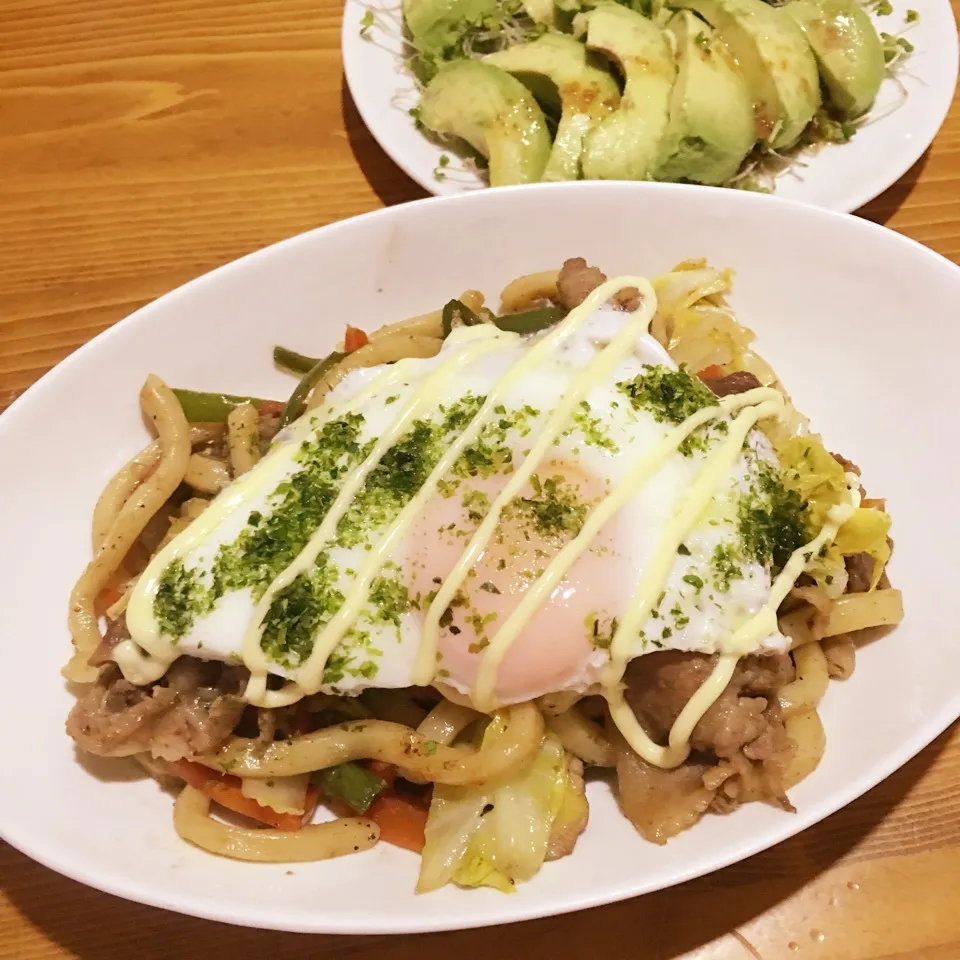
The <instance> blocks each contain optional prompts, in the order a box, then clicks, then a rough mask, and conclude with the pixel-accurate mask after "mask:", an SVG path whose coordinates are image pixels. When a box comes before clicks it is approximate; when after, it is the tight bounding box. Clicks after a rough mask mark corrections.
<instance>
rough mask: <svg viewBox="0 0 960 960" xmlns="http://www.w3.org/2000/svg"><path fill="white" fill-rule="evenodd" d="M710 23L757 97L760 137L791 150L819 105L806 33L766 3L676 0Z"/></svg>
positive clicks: (755, 110)
mask: <svg viewBox="0 0 960 960" xmlns="http://www.w3.org/2000/svg"><path fill="white" fill-rule="evenodd" d="M675 5H676V6H678V7H687V8H689V9H691V10H694V11H695V12H697V13H699V14H700V15H701V16H702V17H703V18H704V20H706V21H707V22H708V23H710V24H712V25H713V26H714V27H715V28H716V30H717V33H718V34H719V35H720V39H721V40H722V41H723V42H724V44H725V45H726V47H727V49H728V50H729V51H730V53H731V54H732V55H733V58H734V59H735V60H736V61H737V64H738V66H739V67H740V70H741V71H742V72H743V75H744V78H745V79H746V81H747V86H748V87H749V88H750V93H751V96H752V97H753V105H754V115H755V117H756V128H757V139H759V140H765V141H767V143H769V144H770V146H771V147H773V148H774V149H775V150H777V149H782V148H784V147H790V146H793V144H795V143H796V142H797V140H798V139H799V138H800V134H801V133H803V130H804V127H806V125H807V124H808V123H809V122H810V121H811V119H813V115H814V114H815V113H816V112H817V107H819V106H820V80H819V77H818V76H817V61H816V60H815V59H814V56H813V51H812V50H811V49H810V45H809V44H808V43H807V39H806V37H805V36H804V33H803V31H802V30H801V29H800V27H798V26H797V24H796V23H795V22H794V20H793V18H792V17H789V16H787V14H785V13H784V12H783V10H782V9H777V8H776V7H771V6H769V5H768V4H766V3H764V2H763V0H676V4H675Z"/></svg>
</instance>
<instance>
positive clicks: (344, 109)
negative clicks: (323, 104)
mask: <svg viewBox="0 0 960 960" xmlns="http://www.w3.org/2000/svg"><path fill="white" fill-rule="evenodd" d="M340 110H341V115H342V116H343V124H344V127H345V128H346V131H347V140H348V141H349V143H350V149H351V150H352V151H353V156H354V158H355V159H356V161H357V164H358V165H359V167H360V169H361V170H362V171H363V175H364V176H365V177H366V178H367V182H368V183H369V184H370V186H371V187H373V191H374V193H376V195H377V196H378V197H379V198H380V200H381V201H382V202H383V203H384V204H385V205H386V206H388V207H389V206H392V205H394V204H397V203H407V202H408V201H410V200H420V199H422V198H423V197H428V196H430V194H428V193H427V192H426V190H424V189H423V188H422V187H420V186H419V185H418V184H416V183H414V182H413V180H411V179H410V178H409V177H408V176H407V175H406V174H405V173H404V172H403V171H402V170H401V169H400V168H399V167H398V166H397V165H396V164H395V163H394V162H393V161H392V160H391V159H390V158H389V157H388V156H387V155H386V153H384V151H383V149H382V148H381V147H380V144H378V143H377V141H376V140H374V139H373V136H372V135H371V133H370V131H369V130H368V129H367V128H366V126H365V125H364V122H363V120H362V119H361V117H360V114H359V112H358V111H357V107H356V105H355V104H354V102H353V97H351V96H350V91H349V90H348V89H347V81H346V78H345V77H343V78H341V88H340Z"/></svg>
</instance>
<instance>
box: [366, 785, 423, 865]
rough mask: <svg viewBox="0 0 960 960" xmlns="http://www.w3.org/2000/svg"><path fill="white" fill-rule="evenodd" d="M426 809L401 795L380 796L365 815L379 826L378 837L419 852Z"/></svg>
mask: <svg viewBox="0 0 960 960" xmlns="http://www.w3.org/2000/svg"><path fill="white" fill-rule="evenodd" d="M428 812H429V811H428V810H425V809H424V808H423V807H422V806H419V805H418V804H415V803H411V802H410V801H409V800H405V799H404V798H402V797H396V796H389V795H388V796H380V797H378V798H377V799H376V800H374V801H373V803H371V804H370V807H369V809H368V810H367V813H366V816H368V817H369V818H370V819H371V820H372V821H373V822H374V823H375V824H377V826H378V827H380V839H381V840H385V841H386V842H387V843H392V844H393V845H394V846H395V847H403V849H404V850H412V851H413V852H414V853H420V852H421V851H422V850H423V845H424V843H425V839H424V830H425V828H426V825H427V814H428Z"/></svg>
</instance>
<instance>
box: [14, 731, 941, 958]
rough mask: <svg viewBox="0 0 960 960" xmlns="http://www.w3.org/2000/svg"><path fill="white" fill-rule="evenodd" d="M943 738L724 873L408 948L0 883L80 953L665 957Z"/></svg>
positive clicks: (844, 830)
mask: <svg viewBox="0 0 960 960" xmlns="http://www.w3.org/2000/svg"><path fill="white" fill-rule="evenodd" d="M949 736H950V734H949V733H947V734H944V735H943V736H942V737H940V738H939V739H938V740H937V741H935V742H934V743H933V744H931V745H930V746H929V747H928V748H927V749H926V750H924V751H923V753H922V754H921V755H920V756H918V757H916V758H915V759H914V760H913V761H912V762H911V763H909V764H908V765H907V766H906V767H904V768H903V769H901V770H899V771H898V772H897V773H895V774H894V775H893V776H892V777H890V778H889V779H888V780H887V781H885V782H884V783H883V784H882V785H881V786H879V787H877V788H875V789H874V790H872V791H870V792H869V793H868V794H866V795H865V796H863V797H861V798H860V799H859V800H857V801H856V802H854V803H852V804H850V805H849V806H848V807H846V808H845V809H843V810H841V811H840V812H838V813H836V814H834V815H833V816H832V817H830V818H828V819H827V820H825V821H824V822H823V823H821V824H819V825H818V826H816V827H813V828H811V829H810V830H807V831H805V832H804V833H802V834H800V835H798V836H796V837H794V838H792V839H791V840H787V841H785V842H784V843H782V844H780V845H779V846H777V847H775V848H773V849H772V850H768V851H766V852H765V853H761V854H758V855H757V856H755V857H751V858H750V859H749V860H745V861H743V862H742V863H739V864H736V865H735V866H732V867H729V868H727V869H726V870H723V871H720V872H718V873H715V874H712V875H710V876H707V877H703V878H701V879H699V880H695V881H691V882H690V883H687V884H684V885H682V886H680V887H675V888H673V889H671V890H665V891H663V892H661V893H657V894H651V895H649V896H646V897H639V898H636V899H634V900H629V901H626V902H624V903H619V904H614V905H612V906H609V907H601V908H597V909H594V910H591V911H587V912H583V913H580V914H575V915H572V916H568V917H555V918H550V919H545V920H535V921H530V922H528V923H521V924H516V925H513V926H510V927H507V928H499V929H487V930H471V931H464V932H459V933H445V934H432V935H426V936H418V937H417V939H416V946H415V947H414V946H412V941H411V938H408V937H393V938H378V937H320V936H315V937H307V936H304V935H298V934H282V933H272V932H266V931H257V930H241V929H236V928H231V927H227V926H224V925H221V924H216V923H210V922H207V921H203V920H195V919H191V918H189V917H180V916H176V915H174V914H169V913H165V912H163V911H160V910H156V909H154V908H152V907H144V906H140V905H138V904H134V903H128V902H126V901H124V900H119V899H116V898H114V897H111V896H109V895H107V894H102V893H99V892H97V891H94V890H90V889H87V888H85V887H82V886H81V885H79V884H77V883H74V882H73V881H71V880H67V879H66V878H63V877H60V876H57V875H56V874H53V873H50V872H48V871H47V870H46V869H45V868H44V867H41V866H39V865H38V864H36V863H34V862H32V861H31V860H29V859H27V858H26V857H24V856H23V855H21V854H20V853H17V852H16V851H14V850H12V849H10V848H0V885H2V887H3V888H4V889H5V890H6V891H7V894H8V896H9V898H10V900H11V902H12V903H13V904H14V905H15V906H16V908H17V909H19V910H20V912H21V913H22V915H23V916H24V918H25V920H26V921H28V922H29V923H31V924H34V925H35V926H36V927H38V928H40V930H41V931H42V932H43V934H44V935H45V936H47V937H48V938H50V939H51V940H53V941H55V942H56V943H57V944H59V945H60V947H62V948H63V949H64V950H65V951H66V952H68V953H69V955H71V956H76V957H78V958H80V960H125V958H127V957H136V958H137V960H176V958H186V960H194V958H201V957H213V956H218V955H223V956H226V957H229V960H266V958H270V960H294V958H296V960H306V958H312V957H314V958H318V960H319V958H323V960H334V958H336V960H340V958H344V957H362V958H367V957H369V958H371V960H373V958H376V960H399V958H401V957H402V958H409V957H410V956H411V955H413V954H416V955H417V956H418V958H421V960H447V958H449V957H451V956H454V957H456V958H457V960H490V958H491V957H506V958H513V957H521V956H522V957H524V958H527V960H539V958H548V957H549V958H557V957H561V958H564V960H569V958H580V957H583V958H592V957H595V956H603V957H605V958H606V960H628V958H629V960H671V958H677V957H680V956H682V955H683V954H685V953H687V952H688V951H690V950H693V949H695V948H697V947H700V946H703V945H704V944H708V943H711V942H712V941H714V940H717V939H718V938H720V937H723V936H724V935H725V934H728V933H730V932H731V931H733V930H735V929H737V928H738V927H741V926H743V925H744V924H746V923H748V922H749V921H751V920H752V919H753V918H755V917H757V916H759V915H761V914H763V913H765V912H766V911H768V910H770V909H771V908H773V907H775V906H776V905H777V904H779V903H780V902H782V901H783V900H785V899H787V898H788V897H790V896H791V895H793V894H794V893H796V892H797V891H799V890H800V889H801V888H802V887H804V886H806V885H807V884H809V883H810V882H811V881H813V880H814V879H815V878H816V877H817V876H818V875H819V874H821V873H822V872H823V871H825V870H827V869H828V868H829V867H830V866H831V865H833V864H834V863H835V862H836V861H837V860H839V859H840V858H841V857H843V856H845V855H847V854H848V853H850V852H851V851H853V850H854V848H856V847H857V846H858V844H859V843H860V842H861V841H862V840H864V838H866V837H867V836H868V835H869V834H870V833H871V832H872V831H873V830H874V829H875V828H876V827H877V825H878V824H879V823H880V822H881V821H882V820H883V819H884V818H885V817H886V816H887V814H888V813H889V812H890V811H891V810H892V809H893V808H894V807H895V806H896V805H897V804H898V803H899V802H900V801H901V800H902V799H903V797H904V796H905V795H906V794H907V793H908V791H909V790H910V788H911V787H912V786H913V784H914V783H915V782H916V781H917V780H918V779H920V778H921V777H922V776H923V774H924V773H925V772H926V770H927V769H928V767H929V766H930V765H931V764H932V763H933V762H934V761H935V760H936V758H937V756H938V754H939V752H940V751H941V750H942V749H943V747H944V746H945V745H946V743H947V739H948V737H949ZM131 855H132V856H135V853H134V852H132V851H131ZM320 895H322V894H320ZM519 895H520V896H522V894H519ZM9 935H10V933H9V931H8V933H7V936H8V937H9ZM15 945H16V933H14V946H15ZM17 955H19V954H17Z"/></svg>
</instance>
